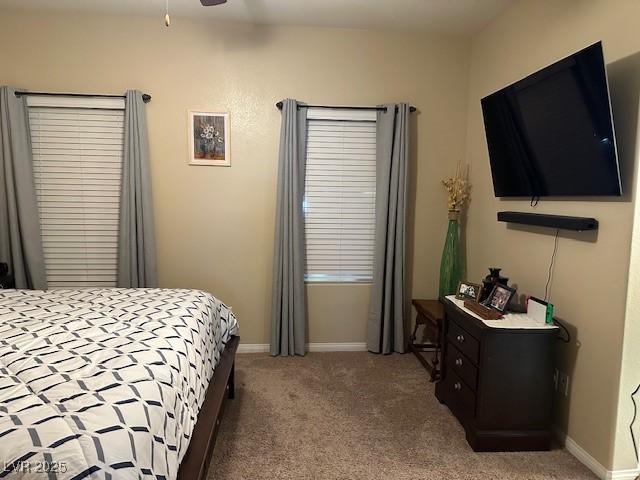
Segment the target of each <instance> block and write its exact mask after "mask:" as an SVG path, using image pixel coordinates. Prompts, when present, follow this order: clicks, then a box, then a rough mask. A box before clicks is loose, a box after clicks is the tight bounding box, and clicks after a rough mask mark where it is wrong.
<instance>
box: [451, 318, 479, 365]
mask: <svg viewBox="0 0 640 480" xmlns="http://www.w3.org/2000/svg"><path fill="white" fill-rule="evenodd" d="M447 337H448V338H449V341H450V342H451V343H452V344H453V345H455V346H456V348H458V350H460V351H461V352H462V353H464V354H465V355H466V356H467V357H468V358H469V359H470V360H471V361H472V362H473V363H474V364H476V365H477V364H478V354H479V352H480V343H479V342H478V340H476V339H475V338H474V337H472V336H471V335H470V334H469V333H467V331H465V330H464V329H463V328H462V327H460V326H459V325H458V324H457V323H456V322H449V333H448V334H447ZM447 355H448V353H447Z"/></svg>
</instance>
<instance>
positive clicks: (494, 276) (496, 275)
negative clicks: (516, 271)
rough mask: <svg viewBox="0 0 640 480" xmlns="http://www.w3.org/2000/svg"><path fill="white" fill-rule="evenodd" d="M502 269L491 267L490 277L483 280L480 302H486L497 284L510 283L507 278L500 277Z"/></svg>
mask: <svg viewBox="0 0 640 480" xmlns="http://www.w3.org/2000/svg"><path fill="white" fill-rule="evenodd" d="M500 270H502V269H501V268H497V267H489V275H487V276H486V277H485V278H484V280H482V292H480V300H479V301H480V302H483V301H485V300H486V299H487V298H488V297H489V294H490V293H491V291H492V290H493V287H494V286H496V285H497V284H501V285H506V284H507V283H509V279H508V278H507V277H503V276H501V275H500Z"/></svg>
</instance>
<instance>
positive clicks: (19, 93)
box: [16, 90, 151, 103]
mask: <svg viewBox="0 0 640 480" xmlns="http://www.w3.org/2000/svg"><path fill="white" fill-rule="evenodd" d="M23 95H39V96H43V97H98V98H125V97H126V95H105V94H100V93H53V92H27V91H19V90H17V91H16V97H21V96H23ZM142 101H144V103H149V102H150V101H151V95H149V94H148V93H143V94H142Z"/></svg>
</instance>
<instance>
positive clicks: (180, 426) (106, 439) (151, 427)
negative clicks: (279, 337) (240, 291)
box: [0, 289, 238, 480]
mask: <svg viewBox="0 0 640 480" xmlns="http://www.w3.org/2000/svg"><path fill="white" fill-rule="evenodd" d="M237 329H238V326H237V322H236V318H235V316H234V315H233V313H232V312H231V310H230V309H229V308H228V307H226V306H225V305H224V304H223V303H222V302H220V301H219V300H217V299H216V298H215V297H213V296H212V295H210V294H208V293H205V292H201V291H197V290H168V289H82V290H50V291H46V292H45V291H28V290H0V478H5V477H6V478H25V479H26V478H37V479H44V478H49V479H52V478H59V479H80V478H101V479H114V480H119V479H129V478H155V479H160V480H162V479H174V478H176V476H177V471H178V467H179V464H180V461H181V460H182V458H183V456H184V454H185V451H186V449H187V447H188V445H189V441H190V438H191V434H192V432H193V428H194V425H195V423H196V420H197V417H198V412H199V411H200V408H201V407H202V404H203V402H204V398H205V394H206V391H207V388H208V386H209V382H210V380H211V377H212V375H213V372H214V369H215V367H216V365H217V364H218V362H219V359H220V356H221V353H222V351H223V350H224V348H225V345H226V344H227V342H228V341H229V340H230V338H231V336H232V335H235V334H237Z"/></svg>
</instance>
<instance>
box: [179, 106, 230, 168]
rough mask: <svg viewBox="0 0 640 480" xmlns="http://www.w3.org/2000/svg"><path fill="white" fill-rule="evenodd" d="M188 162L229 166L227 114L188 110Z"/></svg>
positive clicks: (191, 163)
mask: <svg viewBox="0 0 640 480" xmlns="http://www.w3.org/2000/svg"><path fill="white" fill-rule="evenodd" d="M188 121H189V164H190V165H213V166H222V167H229V166H231V156H230V153H229V114H228V113H215V112H199V111H194V110H189V115H188Z"/></svg>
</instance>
